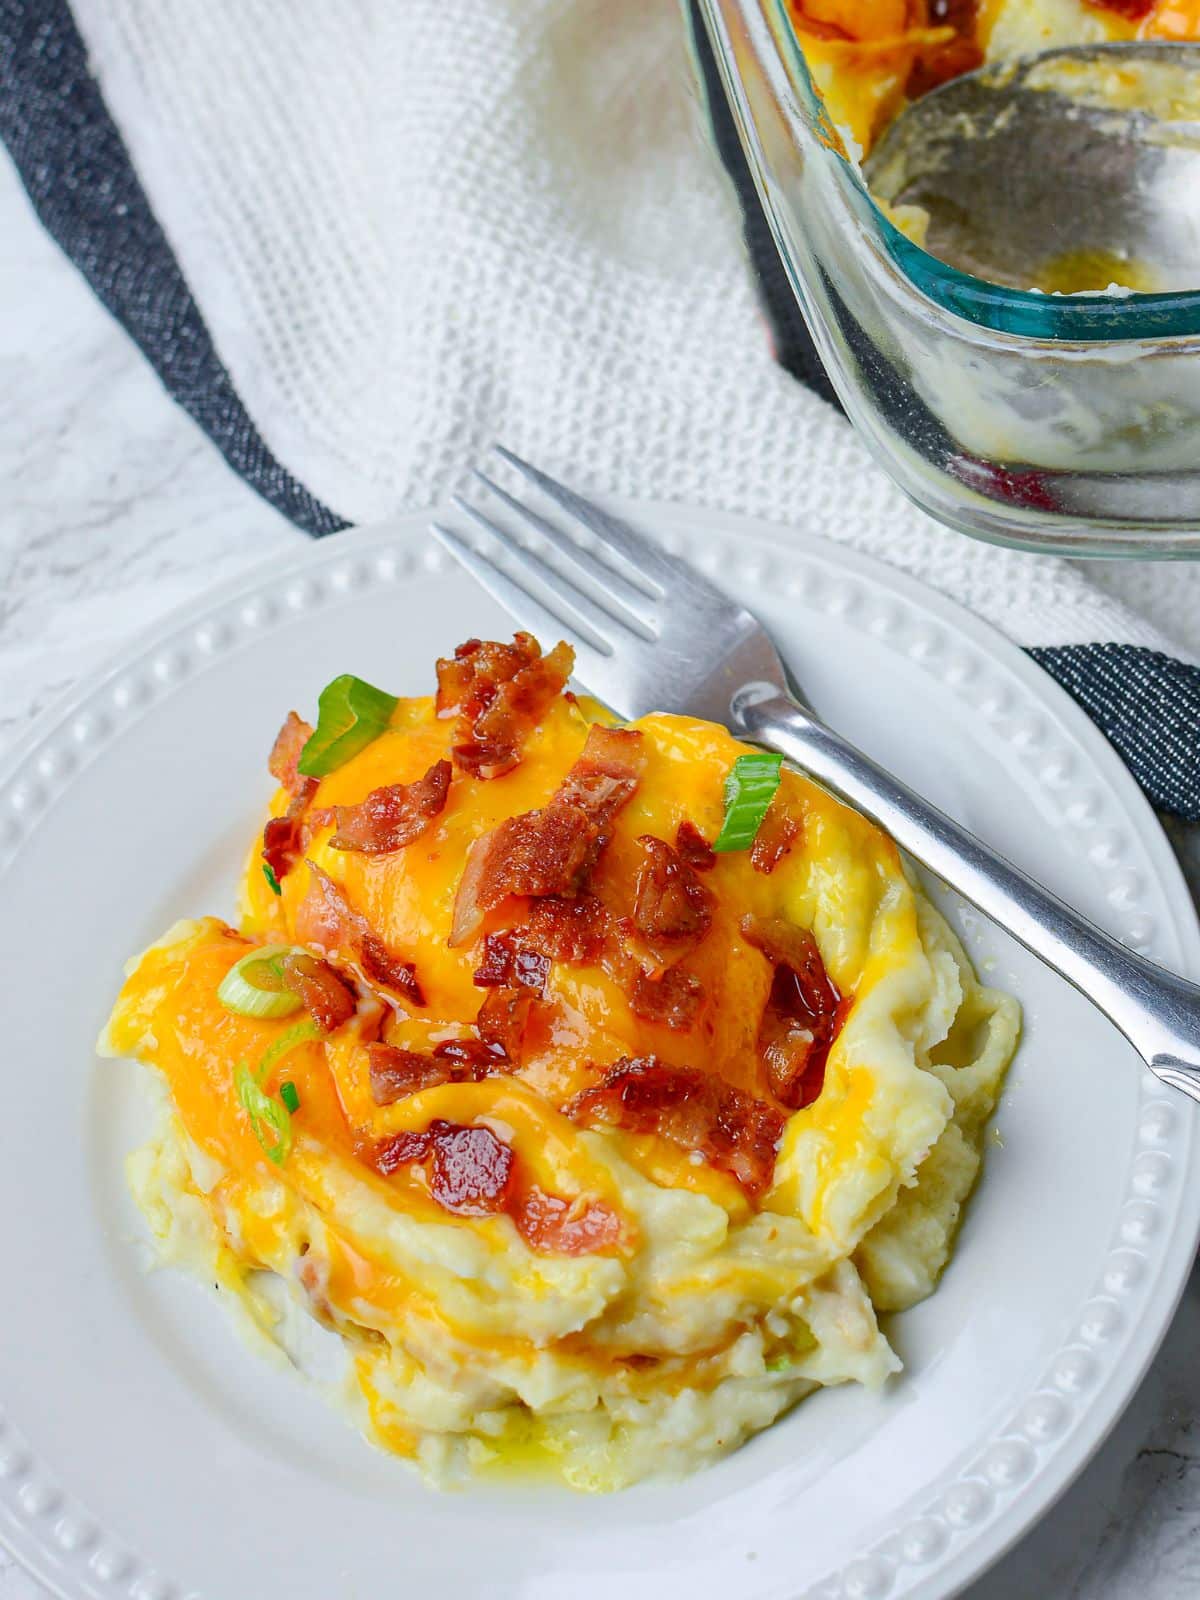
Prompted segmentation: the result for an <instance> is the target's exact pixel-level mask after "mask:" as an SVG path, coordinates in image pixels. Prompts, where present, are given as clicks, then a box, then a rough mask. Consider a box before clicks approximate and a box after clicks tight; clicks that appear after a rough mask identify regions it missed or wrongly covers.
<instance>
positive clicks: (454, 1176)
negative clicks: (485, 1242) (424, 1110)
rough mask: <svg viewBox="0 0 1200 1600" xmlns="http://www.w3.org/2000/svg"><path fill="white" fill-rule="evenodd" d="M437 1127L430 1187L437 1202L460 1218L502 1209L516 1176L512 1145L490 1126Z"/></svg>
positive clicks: (481, 1215)
mask: <svg viewBox="0 0 1200 1600" xmlns="http://www.w3.org/2000/svg"><path fill="white" fill-rule="evenodd" d="M435 1128H436V1129H437V1131H436V1132H434V1133H433V1170H432V1171H431V1172H430V1174H429V1190H430V1193H431V1194H432V1195H433V1198H434V1199H435V1200H436V1201H437V1203H438V1204H439V1205H440V1206H443V1207H444V1208H445V1209H446V1210H447V1211H453V1212H456V1213H457V1214H458V1215H459V1216H461V1217H486V1216H489V1215H491V1214H493V1213H494V1212H497V1211H503V1210H504V1209H505V1207H506V1205H507V1203H508V1191H509V1187H510V1185H511V1183H512V1176H513V1159H514V1158H513V1152H512V1146H511V1145H508V1144H504V1143H503V1142H502V1141H501V1140H499V1139H498V1138H497V1137H496V1135H495V1134H494V1133H493V1132H492V1130H491V1129H490V1128H459V1127H454V1126H453V1125H451V1124H442V1125H441V1126H440V1127H439V1126H438V1125H437V1124H435ZM430 1131H431V1132H433V1130H432V1129H431V1130H430Z"/></svg>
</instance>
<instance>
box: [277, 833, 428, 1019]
mask: <svg viewBox="0 0 1200 1600" xmlns="http://www.w3.org/2000/svg"><path fill="white" fill-rule="evenodd" d="M308 870H309V871H310V872H311V873H312V883H311V885H310V886H309V890H308V893H307V894H306V895H305V897H304V899H303V901H302V902H301V904H300V909H299V911H298V912H297V914H296V932H297V935H298V937H299V938H301V939H303V940H304V942H305V943H306V944H316V945H320V946H321V948H322V949H324V950H328V951H335V950H348V951H349V952H350V953H351V954H352V955H353V957H354V959H355V960H356V961H357V962H358V964H359V966H360V967H361V968H362V970H363V973H364V974H365V976H366V977H367V978H368V979H369V980H370V981H371V982H372V983H374V984H378V985H380V986H381V987H383V988H385V989H391V990H393V991H395V993H396V994H398V995H400V996H401V998H402V999H404V1000H407V1001H408V1002H409V1004H410V1005H414V1006H423V1005H424V1004H425V996H424V994H423V992H422V990H421V985H420V984H419V983H418V982H417V976H416V969H415V968H414V967H413V964H412V962H411V961H404V960H402V959H401V957H399V956H398V955H396V954H395V953H394V952H393V951H391V950H389V949H388V947H387V945H386V944H385V943H384V941H383V940H382V939H381V938H380V937H379V935H378V934H377V933H376V932H375V930H374V929H373V928H372V927H371V924H370V923H369V922H368V921H367V919H366V917H364V916H363V914H362V912H361V911H356V910H355V909H354V907H353V906H352V905H351V904H350V902H349V901H348V900H347V899H346V896H345V895H344V894H343V893H342V891H341V889H339V888H338V886H337V884H336V883H334V881H333V879H332V878H331V877H330V876H329V874H328V873H327V872H324V871H322V869H321V868H320V867H318V866H317V865H316V863H315V862H312V861H310V862H309V863H308Z"/></svg>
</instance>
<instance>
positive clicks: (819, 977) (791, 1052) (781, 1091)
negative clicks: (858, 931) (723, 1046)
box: [741, 917, 853, 1111]
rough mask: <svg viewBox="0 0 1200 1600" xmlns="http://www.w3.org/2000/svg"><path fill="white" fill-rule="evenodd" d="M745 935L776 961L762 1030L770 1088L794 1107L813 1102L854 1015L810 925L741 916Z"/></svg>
mask: <svg viewBox="0 0 1200 1600" xmlns="http://www.w3.org/2000/svg"><path fill="white" fill-rule="evenodd" d="M741 926H742V937H743V938H744V939H745V940H746V941H747V943H749V944H752V945H754V946H755V947H756V948H757V949H759V950H761V951H762V952H763V954H764V955H765V956H766V957H767V959H768V960H769V961H773V962H774V963H775V975H774V977H773V978H772V980H771V993H770V997H769V998H768V1000H767V1004H766V1007H765V1009H764V1011H763V1016H762V1021H761V1023H760V1025H759V1032H758V1050H759V1055H760V1057H761V1059H762V1063H763V1067H764V1068H765V1070H766V1076H767V1082H768V1084H769V1085H770V1088H771V1092H772V1094H774V1096H775V1098H776V1099H777V1100H778V1101H779V1102H780V1104H782V1105H785V1106H787V1107H788V1108H789V1110H792V1111H799V1110H800V1109H801V1108H802V1107H804V1106H807V1105H811V1104H812V1102H813V1101H814V1100H815V1099H816V1098H817V1096H818V1095H819V1094H820V1093H821V1090H822V1088H823V1087H824V1084H825V1063H826V1061H827V1060H828V1058H829V1051H830V1048H831V1047H832V1045H833V1042H834V1040H835V1039H836V1038H837V1036H838V1034H839V1033H840V1032H841V1029H842V1024H843V1023H844V1022H845V1020H846V1017H847V1016H848V1015H849V1012H850V1008H851V1006H852V1004H853V1001H852V1000H843V999H842V997H841V995H840V994H839V993H838V991H837V988H836V986H835V985H834V983H833V982H832V980H831V979H830V977H829V974H828V973H827V972H826V971H825V963H824V961H822V959H821V952H820V950H819V949H818V948H817V942H816V940H815V939H814V938H813V936H812V934H811V933H810V932H809V930H808V929H807V928H797V927H796V926H795V925H794V924H793V923H790V922H785V921H783V919H782V918H779V917H775V918H771V919H769V920H765V921H764V920H763V919H761V918H758V917H744V918H743V919H742V925H741Z"/></svg>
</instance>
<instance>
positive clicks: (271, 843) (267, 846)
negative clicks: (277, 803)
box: [262, 796, 308, 879]
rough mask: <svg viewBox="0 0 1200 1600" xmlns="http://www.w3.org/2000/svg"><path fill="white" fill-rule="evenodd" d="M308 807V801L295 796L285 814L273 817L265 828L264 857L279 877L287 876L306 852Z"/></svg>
mask: <svg viewBox="0 0 1200 1600" xmlns="http://www.w3.org/2000/svg"><path fill="white" fill-rule="evenodd" d="M307 808H308V802H307V801H306V800H304V799H302V798H301V797H299V796H295V797H293V799H292V800H291V802H290V803H289V805H288V808H287V810H286V811H285V812H284V813H283V815H282V816H280V817H271V818H270V820H269V821H268V822H267V825H266V827H265V828H264V829H263V842H262V858H263V860H264V861H265V862H266V864H267V865H268V866H269V867H270V869H271V871H272V872H273V873H274V874H275V876H276V878H277V879H282V878H284V877H286V876H287V874H288V873H289V872H290V871H291V870H292V868H293V867H294V866H295V865H296V863H297V861H299V860H300V857H301V856H302V855H303V854H304V812H305V811H306V810H307Z"/></svg>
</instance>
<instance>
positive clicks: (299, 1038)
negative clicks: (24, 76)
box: [258, 1017, 321, 1083]
mask: <svg viewBox="0 0 1200 1600" xmlns="http://www.w3.org/2000/svg"><path fill="white" fill-rule="evenodd" d="M320 1037H321V1030H320V1028H318V1027H317V1025H316V1023H315V1022H314V1021H313V1019H312V1018H311V1017H305V1019H304V1021H303V1022H297V1023H296V1024H295V1025H294V1026H293V1027H290V1028H289V1029H288V1030H287V1032H286V1033H281V1034H280V1035H279V1037H278V1039H276V1041H275V1043H274V1044H273V1045H271V1046H270V1047H269V1048H268V1049H267V1050H266V1051H264V1052H263V1058H262V1060H261V1061H260V1062H259V1063H258V1081H259V1083H265V1082H266V1081H267V1077H268V1074H269V1073H270V1071H271V1068H272V1067H274V1066H275V1065H276V1064H277V1063H278V1062H279V1061H282V1060H283V1058H284V1056H286V1055H287V1054H288V1052H289V1051H291V1050H294V1049H295V1048H296V1046H297V1045H301V1044H303V1043H304V1042H305V1041H306V1040H307V1039H319V1038H320Z"/></svg>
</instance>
